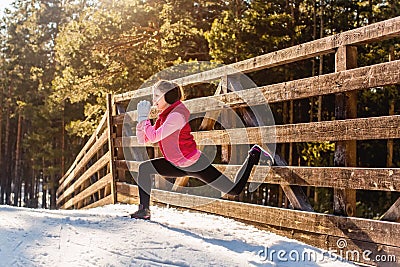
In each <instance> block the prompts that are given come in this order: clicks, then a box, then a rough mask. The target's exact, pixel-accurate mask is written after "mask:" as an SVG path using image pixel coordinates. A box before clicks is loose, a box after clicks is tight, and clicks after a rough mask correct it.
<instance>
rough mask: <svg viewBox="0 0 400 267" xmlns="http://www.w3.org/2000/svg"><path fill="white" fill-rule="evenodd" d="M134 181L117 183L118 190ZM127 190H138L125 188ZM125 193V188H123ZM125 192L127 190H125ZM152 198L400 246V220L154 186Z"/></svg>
mask: <svg viewBox="0 0 400 267" xmlns="http://www.w3.org/2000/svg"><path fill="white" fill-rule="evenodd" d="M123 187H136V186H134V185H129V184H123V183H117V190H118V189H121V188H123ZM123 191H124V192H134V191H133V190H131V189H123ZM119 193H121V192H119ZM121 194H124V193H121ZM152 199H153V200H154V201H157V202H161V203H166V204H170V205H173V206H177V207H188V208H190V209H193V210H198V211H202V212H208V213H213V214H218V215H222V216H227V217H232V218H237V219H241V220H246V221H252V222H256V223H261V224H267V225H273V226H276V227H284V228H291V229H296V230H301V231H307V232H313V233H318V234H328V235H333V236H338V237H343V238H349V239H351V240H360V241H366V242H372V243H378V244H385V245H389V246H395V247H400V239H398V236H399V235H400V224H399V223H393V222H382V221H377V220H369V219H361V218H354V217H341V216H334V215H330V214H321V213H315V212H305V211H298V210H290V209H282V208H276V207H268V206H261V205H254V204H248V203H241V202H232V201H227V200H222V199H210V198H206V197H201V196H194V195H188V194H180V193H176V192H168V191H162V190H157V189H153V190H152Z"/></svg>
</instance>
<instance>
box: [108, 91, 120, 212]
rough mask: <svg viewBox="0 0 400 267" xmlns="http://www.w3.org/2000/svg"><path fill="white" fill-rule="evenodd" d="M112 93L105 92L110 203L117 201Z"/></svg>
mask: <svg viewBox="0 0 400 267" xmlns="http://www.w3.org/2000/svg"><path fill="white" fill-rule="evenodd" d="M112 102H113V100H112V95H111V94H107V111H106V112H107V131H108V151H109V153H110V173H111V176H112V182H111V195H112V204H115V203H117V192H116V184H115V182H116V181H115V180H116V175H115V173H116V172H115V158H114V153H115V151H114V141H113V140H114V124H113V117H112V116H113V115H114V114H115V112H114V110H113V109H114V105H113V103H112Z"/></svg>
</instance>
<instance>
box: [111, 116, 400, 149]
mask: <svg viewBox="0 0 400 267" xmlns="http://www.w3.org/2000/svg"><path fill="white" fill-rule="evenodd" d="M192 134H193V136H194V139H195V140H196V142H197V144H198V145H226V144H231V145H237V144H256V143H257V144H261V143H296V142H325V141H345V140H373V139H396V138H400V115H393V116H382V117H371V118H357V119H348V120H336V121H322V122H311V123H298V124H286V125H276V126H262V127H248V128H236V129H227V130H213V131H201V132H192ZM114 146H115V147H140V146H153V145H151V144H139V143H138V142H137V138H136V137H135V136H125V137H118V138H115V139H114Z"/></svg>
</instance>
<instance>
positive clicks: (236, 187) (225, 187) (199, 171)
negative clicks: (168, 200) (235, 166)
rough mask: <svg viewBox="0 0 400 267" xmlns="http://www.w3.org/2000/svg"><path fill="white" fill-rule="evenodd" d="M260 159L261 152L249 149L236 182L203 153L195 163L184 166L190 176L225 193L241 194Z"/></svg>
mask: <svg viewBox="0 0 400 267" xmlns="http://www.w3.org/2000/svg"><path fill="white" fill-rule="evenodd" d="M259 159H260V153H259V152H257V151H252V150H251V151H249V155H248V157H247V158H246V160H245V161H244V163H243V165H242V167H241V168H240V169H239V171H238V172H237V174H236V177H235V182H232V181H231V180H230V179H229V178H228V177H226V176H225V175H224V174H223V173H221V172H220V171H219V170H218V169H216V168H215V167H214V166H212V165H211V162H210V161H209V160H208V158H207V157H206V156H205V155H203V154H202V155H201V156H200V158H199V160H198V161H197V162H196V163H195V164H193V165H192V166H190V167H187V168H183V170H184V171H186V172H187V173H188V175H189V176H192V177H196V178H198V179H200V180H202V181H203V182H205V183H208V184H209V185H210V186H212V187H214V188H216V189H217V190H219V191H221V192H223V193H226V194H230V195H239V194H240V192H242V190H243V188H244V187H245V185H246V183H247V180H248V179H249V176H250V173H251V170H252V168H253V166H254V165H255V164H257V163H258V161H259Z"/></svg>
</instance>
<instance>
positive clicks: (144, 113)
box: [137, 100, 151, 122]
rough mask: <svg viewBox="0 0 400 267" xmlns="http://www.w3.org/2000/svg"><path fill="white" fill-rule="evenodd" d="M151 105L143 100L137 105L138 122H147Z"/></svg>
mask: <svg viewBox="0 0 400 267" xmlns="http://www.w3.org/2000/svg"><path fill="white" fill-rule="evenodd" d="M150 109H151V103H150V102H149V101H147V100H142V101H140V102H139V103H138V104H137V113H138V119H137V121H138V122H141V121H145V120H147V119H148V118H149V113H150Z"/></svg>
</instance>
